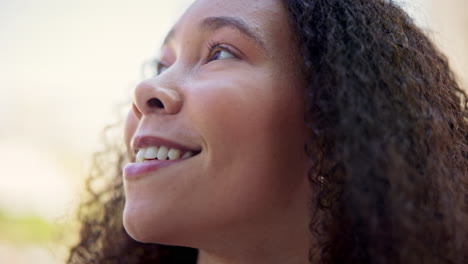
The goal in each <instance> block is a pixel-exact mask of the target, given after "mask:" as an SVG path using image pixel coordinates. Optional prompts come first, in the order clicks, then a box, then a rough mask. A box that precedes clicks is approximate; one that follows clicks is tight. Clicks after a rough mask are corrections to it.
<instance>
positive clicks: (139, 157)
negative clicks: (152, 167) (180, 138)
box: [135, 146, 194, 163]
mask: <svg viewBox="0 0 468 264" xmlns="http://www.w3.org/2000/svg"><path fill="white" fill-rule="evenodd" d="M181 153H182V151H181V150H180V149H175V148H171V149H169V148H168V147H165V146H160V147H156V146H153V147H148V148H143V149H140V150H138V152H137V154H136V156H135V162H137V163H141V162H144V161H147V160H154V159H158V160H167V159H169V160H178V159H188V158H190V157H192V156H193V155H194V153H193V152H192V151H187V152H185V153H184V155H183V156H182V157H181V155H180V154H181Z"/></svg>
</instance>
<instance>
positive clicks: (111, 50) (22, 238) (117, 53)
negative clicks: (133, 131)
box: [0, 0, 468, 264]
mask: <svg viewBox="0 0 468 264" xmlns="http://www.w3.org/2000/svg"><path fill="white" fill-rule="evenodd" d="M190 2H192V0H173V1H156V0H137V1H118V0H99V1H96V0H94V1H93V0H80V1H73V0H41V1H36V0H2V1H0V167H1V168H2V173H1V174H0V181H1V183H0V263H10V264H20V263H21V264H22V263H61V262H62V261H61V260H60V257H61V256H59V255H60V254H58V253H57V252H56V250H55V247H54V244H53V241H52V237H53V236H52V235H53V233H54V225H55V224H56V223H57V222H60V219H64V218H66V217H67V216H68V215H71V214H72V213H73V210H74V207H75V205H76V202H77V201H78V199H79V190H80V189H81V188H82V183H83V179H84V177H85V175H86V166H87V164H88V163H89V160H90V156H91V153H92V152H93V151H94V150H96V149H98V146H99V134H100V131H101V130H102V128H103V127H104V126H105V125H107V124H110V123H112V122H115V121H116V120H117V119H118V118H117V117H118V116H119V114H120V113H122V112H123V111H124V109H125V107H122V106H121V105H125V104H127V105H128V102H130V97H131V91H132V88H133V87H134V86H135V85H136V84H137V83H138V81H140V77H141V66H142V63H143V62H145V61H146V60H147V59H149V58H151V57H152V56H154V55H155V54H156V53H157V50H158V47H159V45H160V44H161V41H162V39H163V38H164V36H165V33H166V32H167V30H168V29H169V27H170V26H171V25H172V23H173V22H174V21H176V19H177V18H178V16H179V15H180V14H181V12H182V11H183V10H184V9H185V8H186V7H187V6H188V4H189V3H190ZM399 2H401V3H402V5H404V6H405V8H407V10H408V11H409V13H410V14H411V16H412V17H414V18H415V19H416V21H417V22H418V24H420V25H421V26H422V27H424V28H425V29H426V31H427V32H428V33H429V34H430V35H431V37H433V38H434V39H435V40H436V41H437V43H438V44H439V45H440V47H441V48H442V49H443V50H444V52H446V53H447V55H449V58H450V62H451V64H452V65H453V66H454V67H455V69H456V70H457V73H458V75H459V77H460V80H462V81H463V83H464V84H465V85H464V86H465V87H466V84H468V78H467V77H468V76H466V75H464V74H463V73H464V71H463V70H462V69H466V68H468V51H467V50H466V48H467V47H468V32H467V28H468V17H467V16H465V15H464V14H463V12H464V10H466V8H468V4H467V3H466V1H465V0H447V1H443V2H442V1H437V0H417V1H414V0H413V1H399Z"/></svg>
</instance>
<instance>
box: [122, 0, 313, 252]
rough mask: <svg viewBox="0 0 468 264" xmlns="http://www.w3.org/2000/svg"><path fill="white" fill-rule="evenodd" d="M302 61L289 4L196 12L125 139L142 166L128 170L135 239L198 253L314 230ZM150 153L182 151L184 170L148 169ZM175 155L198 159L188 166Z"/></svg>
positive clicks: (127, 220)
mask: <svg viewBox="0 0 468 264" xmlns="http://www.w3.org/2000/svg"><path fill="white" fill-rule="evenodd" d="M298 57H299V56H298V50H297V48H296V43H295V40H294V38H293V36H292V34H291V31H290V28H289V24H288V18H287V13H286V10H285V8H284V7H283V6H282V5H281V2H280V1H271V0H258V1H250V0H235V1H233V0H199V1H196V2H195V3H194V4H193V5H192V6H191V8H190V9H189V10H188V11H187V12H186V13H185V14H184V15H183V17H182V18H181V19H180V20H179V21H178V23H177V24H176V25H175V26H174V27H173V29H172V30H171V32H170V33H169V34H168V36H167V38H166V41H165V43H164V45H163V47H162V51H161V55H160V61H161V64H160V67H159V70H160V74H159V75H158V76H156V77H154V78H152V79H148V80H145V81H143V82H142V83H141V84H139V85H138V86H137V87H136V89H135V99H134V106H133V111H132V112H130V113H129V116H128V120H127V125H126V131H125V132H126V141H127V142H126V143H127V146H128V147H129V153H130V154H129V155H130V156H131V159H132V162H135V159H138V161H140V162H136V163H131V164H129V165H128V166H127V167H126V168H125V169H124V184H125V193H126V204H125V211H124V224H125V228H126V229H127V231H128V232H129V234H130V235H131V236H133V237H134V238H135V239H137V240H140V241H143V242H155V243H162V244H176V245H187V246H199V245H204V244H206V245H208V244H209V243H213V241H218V243H219V241H223V240H222V239H226V238H229V239H230V241H232V242H233V241H235V240H236V239H237V238H238V237H241V236H242V237H244V238H248V237H249V236H252V238H251V239H254V238H253V237H254V236H255V237H256V236H259V235H260V233H262V234H263V235H265V234H266V233H267V232H275V231H271V230H275V229H274V228H278V226H280V225H284V224H285V223H288V224H294V223H292V222H295V221H296V220H294V219H297V218H301V220H300V223H301V224H302V223H303V222H304V221H305V220H303V218H306V216H307V213H306V212H307V197H308V192H309V189H308V183H307V169H308V159H307V157H306V155H305V152H304V144H305V141H306V129H305V125H304V122H303V112H304V107H303V101H302V94H303V86H304V80H303V79H302V76H301V74H300V64H301V62H300V60H299V59H298ZM152 146H155V147H158V148H161V146H166V147H168V149H170V148H173V149H176V150H173V151H172V154H173V158H174V160H165V161H163V160H157V159H152V158H154V155H158V154H155V153H157V152H156V151H155V149H154V148H152V149H151V150H150V151H149V152H151V151H154V153H153V155H152V154H148V152H146V154H148V156H147V158H148V159H152V160H149V161H147V160H146V159H145V161H144V162H141V161H142V159H143V158H142V157H143V154H142V153H144V152H145V151H148V150H146V149H148V147H152ZM141 149H143V150H141ZM163 149H164V148H163ZM177 149H178V150H180V152H179V157H180V156H182V155H183V154H184V153H186V152H188V151H192V153H193V154H195V155H193V156H191V157H190V158H182V159H181V158H179V159H178V158H177V157H178V155H177ZM139 150H141V151H140V154H139V157H138V158H136V157H135V156H136V154H135V153H138V151H139ZM158 151H159V152H161V150H158ZM162 152H164V150H163V151H162ZM160 158H161V159H165V155H164V153H162V154H161V153H160ZM305 222H306V221H305ZM305 225H306V223H305ZM259 232H260V233H259ZM252 241H253V240H252Z"/></svg>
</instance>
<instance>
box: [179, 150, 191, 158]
mask: <svg viewBox="0 0 468 264" xmlns="http://www.w3.org/2000/svg"><path fill="white" fill-rule="evenodd" d="M192 156H193V153H192V151H187V152H185V154H184V155H183V156H182V158H181V159H188V158H190V157H192Z"/></svg>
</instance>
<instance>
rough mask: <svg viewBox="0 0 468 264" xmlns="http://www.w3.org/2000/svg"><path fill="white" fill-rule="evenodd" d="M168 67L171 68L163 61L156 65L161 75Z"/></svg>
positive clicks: (157, 73)
mask: <svg viewBox="0 0 468 264" xmlns="http://www.w3.org/2000/svg"><path fill="white" fill-rule="evenodd" d="M167 69H169V66H166V65H164V64H162V63H161V62H158V64H157V66H156V75H161V74H162V73H163V72H165V71H166V70H167Z"/></svg>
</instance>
